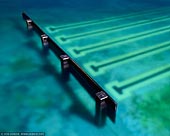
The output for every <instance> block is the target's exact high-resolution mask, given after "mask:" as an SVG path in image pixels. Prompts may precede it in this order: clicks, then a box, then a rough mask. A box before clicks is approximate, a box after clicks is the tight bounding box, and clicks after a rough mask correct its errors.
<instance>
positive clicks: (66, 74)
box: [60, 55, 70, 80]
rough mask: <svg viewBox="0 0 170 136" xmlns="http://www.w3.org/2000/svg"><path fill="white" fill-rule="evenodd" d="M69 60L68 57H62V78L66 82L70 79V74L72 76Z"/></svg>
mask: <svg viewBox="0 0 170 136" xmlns="http://www.w3.org/2000/svg"><path fill="white" fill-rule="evenodd" d="M69 59H70V58H69V57H68V56H67V55H60V60H61V69H62V76H63V79H64V80H68V79H69V74H70V64H69Z"/></svg>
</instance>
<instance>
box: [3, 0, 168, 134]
mask: <svg viewBox="0 0 170 136" xmlns="http://www.w3.org/2000/svg"><path fill="white" fill-rule="evenodd" d="M96 3H97V4H96ZM169 6H170V2H169V1H165V0H164V1H158V0H157V1H154V3H153V1H151V0H150V1H135V0H133V1H130V0H129V1H128V0H124V1H123V0H122V1H120V0H119V1H118V0H117V1H116V0H115V1H114V2H113V1H111V0H110V1H109V0H107V1H101V0H100V1H97V2H96V1H87V0H86V1H85V0H81V1H76V0H69V1H65V2H63V1H57V2H55V1H52V0H51V1H45V0H43V1H42V0H41V1H36V2H35V1H29V2H20V1H16V2H13V3H11V2H10V1H8V0H1V4H0V7H1V8H0V11H1V13H3V14H1V15H0V19H1V27H0V32H1V39H2V42H1V50H0V52H1V54H0V55H1V60H0V66H1V67H0V69H1V70H0V75H1V79H0V88H1V91H0V103H1V104H0V107H1V112H0V131H42V132H45V133H46V135H48V136H79V135H81V136H83V135H89V136H94V135H95V136H104V135H108V136H114V135H115V136H119V135H120V136H124V135H130V136H136V135H141V136H142V135H144V136H147V135H148V136H152V135H153V136H159V135H169V134H170V131H169V130H170V124H169V122H170V119H169V116H168V115H169V113H170V108H169V106H168V104H169V103H170V101H169V98H168V96H169V95H170V94H169V90H170V76H169V72H168V73H164V74H162V75H161V76H158V77H156V78H154V79H153V80H152V79H151V80H148V81H146V82H142V84H140V85H136V86H132V87H131V88H125V91H127V92H128V91H129V92H130V96H128V95H127V96H128V97H125V98H124V97H121V96H117V95H116V94H115V93H113V92H114V89H113V86H114V85H117V86H121V83H122V82H123V83H124V84H126V80H128V79H130V81H133V80H135V79H134V78H136V77H138V75H139V76H141V77H142V74H143V73H144V74H145V73H146V72H148V71H149V72H150V71H151V72H153V71H152V70H153V69H154V68H156V67H158V71H159V70H161V68H162V66H165V65H168V64H169V60H170V58H169V50H168V47H166V48H164V49H165V50H163V51H160V50H158V52H156V51H155V52H154V51H153V53H151V52H150V53H149V54H148V56H147V54H146V53H145V57H143V56H142V57H143V58H142V57H141V58H140V57H139V58H138V59H136V60H132V61H128V62H126V63H123V66H124V67H122V65H118V66H117V67H116V66H114V65H108V66H106V62H109V61H113V59H115V57H117V56H119V55H124V54H125V55H126V54H128V53H130V52H134V51H142V50H144V49H149V48H154V47H157V46H161V47H162V45H161V44H162V43H164V42H168V40H169V34H170V33H169V32H168V31H167V32H165V33H162V34H159V35H152V36H151V37H147V38H146V37H145V38H144V39H139V40H136V41H131V42H129V43H121V44H123V48H120V46H116V47H113V46H108V48H105V47H106V46H103V47H104V48H101V49H100V48H96V50H94V51H93V50H92V51H93V52H92V51H91V52H88V51H87V52H84V53H85V54H84V55H82V56H78V55H77V56H76V55H75V54H74V53H72V50H73V49H74V48H78V49H81V48H84V47H86V46H90V47H91V46H93V45H94V44H96V43H97V45H98V43H100V44H101V43H102V42H103V41H104V42H107V41H114V40H117V39H118V38H122V37H124V36H127V35H130V34H133V33H141V32H146V31H151V30H155V29H158V28H162V27H165V26H169V22H170V21H169V20H164V21H162V22H161V21H160V19H158V18H160V17H161V18H163V17H165V18H169V12H168V8H169ZM158 9H161V12H158V13H155V11H156V10H158ZM22 11H26V12H28V13H29V15H30V16H31V17H33V18H34V19H35V21H36V22H37V24H38V25H40V26H41V27H42V28H43V29H44V30H45V31H46V32H47V33H49V34H50V35H51V36H52V37H53V38H54V39H55V40H56V42H58V43H59V45H60V46H61V47H62V48H63V49H64V50H66V51H67V52H68V53H69V54H70V55H71V56H72V57H73V58H74V59H75V60H76V62H77V63H78V64H79V65H80V66H81V67H82V68H83V69H84V70H85V71H86V72H87V73H88V74H89V75H90V76H92V77H93V78H94V79H95V80H96V81H97V82H98V83H99V84H100V85H101V86H102V87H103V88H104V89H105V90H106V91H107V92H108V93H109V94H110V95H111V96H112V97H113V98H114V99H115V100H116V101H117V102H118V111H117V117H116V122H115V123H113V122H111V121H110V120H109V119H107V122H106V125H105V126H104V127H102V128H98V127H97V126H96V125H95V124H94V114H95V110H94V109H95V102H94V100H92V98H91V97H90V96H89V95H88V94H87V93H86V90H84V88H83V87H82V86H81V85H80V84H79V83H78V82H77V81H76V79H74V77H72V76H71V78H70V80H69V81H68V82H64V81H63V80H62V78H61V74H60V73H61V68H60V61H59V60H58V59H57V58H56V57H55V56H54V55H53V54H52V53H51V52H50V54H49V56H45V54H43V52H42V48H41V41H40V38H39V36H38V35H37V34H35V33H33V32H28V31H27V30H26V26H25V22H24V21H23V20H22V18H21V13H22ZM141 12H146V14H145V15H140V16H138V17H132V18H129V19H124V18H123V20H118V21H115V22H113V21H111V22H107V23H103V24H100V23H99V24H95V25H89V26H88V27H80V28H79V27H77V26H78V25H75V28H74V29H69V30H62V31H59V32H58V31H55V32H51V31H50V30H49V28H51V27H54V28H55V27H56V28H57V27H59V26H61V25H64V24H68V25H70V24H73V23H81V22H84V21H85V22H86V21H92V20H99V19H103V18H110V17H116V18H117V17H119V16H122V15H123V16H124V15H128V14H134V13H135V14H136V13H137V14H138V13H140V14H141ZM151 12H154V14H152V15H149V14H150V13H151ZM149 19H150V20H151V21H152V22H153V20H154V19H158V21H159V22H157V23H156V22H155V23H153V24H151V23H150V24H148V25H142V26H141V25H140V27H137V26H136V27H134V24H133V28H129V29H126V30H122V31H116V32H110V30H109V31H108V32H106V33H101V34H99V33H98V32H95V31H98V30H101V29H102V30H103V29H106V28H109V29H110V28H112V27H113V26H122V25H123V24H129V23H136V22H139V21H148V20H149ZM150 20H149V21H150ZM145 23H146V22H145ZM143 24H144V23H143ZM123 27H125V26H123ZM144 30H145V31H144ZM166 30H168V29H166ZM80 32H81V33H82V34H84V33H85V35H87V34H86V32H91V33H92V32H95V33H94V35H92V34H89V36H88V37H83V36H82V37H81V36H78V38H74V37H75V36H74V37H73V35H75V34H77V33H78V34H79V33H80ZM145 35H146V34H145ZM70 36H72V37H73V38H70V39H69V40H68V41H66V42H65V41H62V40H61V38H63V37H64V38H65V37H66V38H67V37H70ZM56 37H57V38H56ZM58 37H59V38H58ZM60 37H61V38H60ZM113 37H114V38H113ZM87 39H88V40H87ZM129 44H130V45H131V47H129ZM139 46H140V50H139ZM146 58H147V59H146ZM110 59H111V60H110ZM98 62H100V63H98ZM154 62H156V63H154ZM102 64H104V67H101V69H100V71H99V72H95V71H94V70H92V69H91V68H89V65H90V66H91V65H94V66H98V65H102ZM144 64H145V65H144ZM134 66H135V67H134ZM115 67H116V68H115ZM163 68H164V67H163ZM154 70H155V69H154ZM113 75H114V76H113ZM148 75H149V74H148ZM115 80H118V81H119V82H120V85H119V84H117V83H116V84H115ZM124 81H125V82H124ZM127 82H128V81H127ZM123 83H122V84H123ZM157 130H159V132H157Z"/></svg>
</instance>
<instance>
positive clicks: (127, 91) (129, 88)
mask: <svg viewBox="0 0 170 136" xmlns="http://www.w3.org/2000/svg"><path fill="white" fill-rule="evenodd" d="M169 76H170V65H166V66H162V67H160V68H157V69H154V70H152V71H149V72H146V73H143V74H141V75H139V76H136V77H133V78H131V79H128V80H125V81H123V82H118V81H114V82H110V83H108V84H106V85H105V88H106V89H107V90H108V92H109V94H110V95H112V96H114V97H116V98H117V99H118V100H119V101H121V100H123V99H125V98H127V97H129V96H131V95H132V93H133V91H137V89H139V88H141V87H144V86H146V85H148V84H151V83H153V82H155V81H159V80H161V79H163V78H166V77H169Z"/></svg>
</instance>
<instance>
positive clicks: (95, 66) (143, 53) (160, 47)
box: [84, 41, 170, 76]
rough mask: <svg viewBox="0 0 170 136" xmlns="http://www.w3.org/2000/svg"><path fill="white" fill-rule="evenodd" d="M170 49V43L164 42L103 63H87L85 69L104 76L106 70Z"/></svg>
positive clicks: (95, 74) (92, 73)
mask: <svg viewBox="0 0 170 136" xmlns="http://www.w3.org/2000/svg"><path fill="white" fill-rule="evenodd" d="M169 49H170V42H169V41H168V42H164V43H161V44H157V45H155V46H153V47H148V48H144V49H142V50H138V51H135V52H130V53H127V54H125V55H120V56H118V57H113V58H110V59H108V60H104V61H101V62H95V61H93V62H89V63H85V64H84V67H85V68H86V69H87V70H88V71H89V72H90V74H91V75H93V76H98V75H100V74H104V73H105V70H107V69H110V68H113V67H116V66H118V65H122V64H125V63H128V62H131V61H134V60H138V59H141V58H145V57H147V56H150V55H154V54H158V53H160V52H163V51H166V50H169Z"/></svg>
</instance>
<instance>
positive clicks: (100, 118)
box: [95, 91, 108, 126]
mask: <svg viewBox="0 0 170 136" xmlns="http://www.w3.org/2000/svg"><path fill="white" fill-rule="evenodd" d="M107 98H108V96H107V95H106V93H105V92H103V91H100V92H97V93H96V115H95V121H96V123H97V125H98V126H103V125H104V124H105V122H106V112H107V104H106V99H107Z"/></svg>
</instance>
